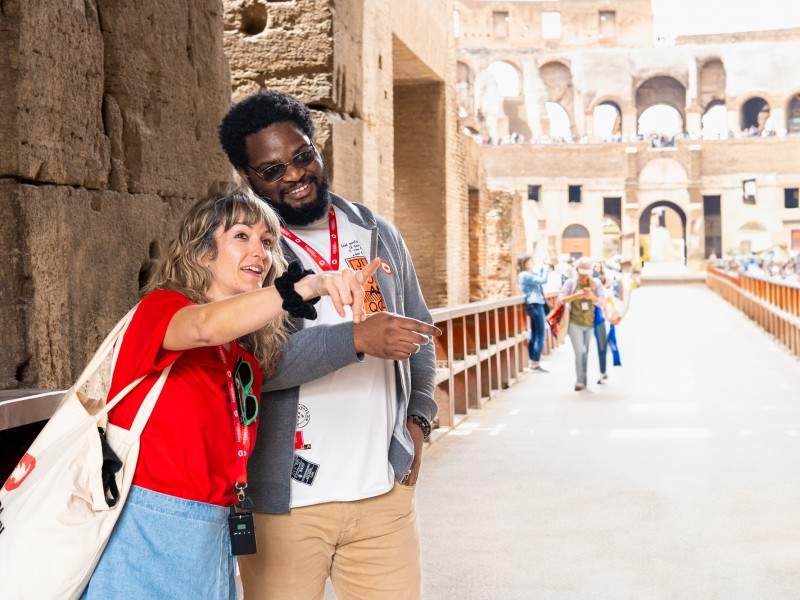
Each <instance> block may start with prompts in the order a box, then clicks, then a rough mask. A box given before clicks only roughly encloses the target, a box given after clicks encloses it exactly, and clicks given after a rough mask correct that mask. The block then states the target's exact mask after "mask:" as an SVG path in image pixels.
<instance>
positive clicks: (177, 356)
mask: <svg viewBox="0 0 800 600" xmlns="http://www.w3.org/2000/svg"><path fill="white" fill-rule="evenodd" d="M191 304H192V303H191V302H190V301H189V299H187V298H186V297H185V296H184V295H182V294H180V293H178V292H174V291H168V290H156V291H154V292H151V293H149V294H147V295H146V296H145V297H144V298H143V299H142V301H141V303H140V304H139V308H138V309H137V310H136V314H135V315H134V317H133V320H132V321H131V324H130V325H129V326H128V330H127V332H126V333H125V337H124V339H123V342H122V347H121V349H120V353H119V358H118V359H117V365H116V369H115V371H114V376H113V378H112V383H111V389H110V390H109V394H108V397H109V398H112V397H113V396H114V394H116V393H117V392H118V391H119V390H120V389H122V388H123V387H125V386H126V385H127V384H128V383H130V382H131V381H133V380H134V379H136V378H138V377H141V376H142V375H147V376H146V377H145V379H144V380H143V381H142V382H141V383H140V384H139V385H138V386H136V388H134V389H133V390H132V391H131V392H130V394H128V396H127V397H126V398H124V399H123V400H122V401H121V402H120V404H119V405H118V406H116V407H115V408H114V410H113V411H111V415H110V417H109V419H110V421H111V422H112V423H114V424H115V425H118V426H120V427H124V428H125V429H129V428H130V427H131V424H132V423H133V419H134V417H135V416H136V412H137V411H138V410H139V406H140V405H141V403H142V401H143V400H144V397H145V395H147V392H148V391H149V390H150V388H151V387H152V386H153V384H154V383H155V381H156V379H158V376H159V374H160V373H161V371H162V370H163V369H165V368H166V367H167V366H169V365H170V364H172V365H173V366H172V370H171V371H170V374H169V376H168V377H167V381H166V383H165V384H164V389H163V390H162V392H161V396H160V397H159V399H158V401H157V402H156V406H155V408H154V409H153V413H152V414H151V416H150V420H149V421H148V422H147V426H146V427H145V429H144V432H143V433H142V438H141V447H140V450H139V462H138V463H137V465H136V472H135V473H134V476H133V483H134V485H138V486H141V487H144V488H147V489H149V490H153V491H156V492H161V493H163V494H169V495H171V496H178V497H180V498H187V499H189V500H196V501H199V502H206V503H209V504H217V505H220V506H229V505H231V504H232V503H234V501H235V497H234V494H233V484H234V482H235V481H236V479H237V476H238V472H237V445H236V433H235V429H234V425H233V416H232V414H231V405H230V396H229V391H228V390H229V387H228V377H229V373H233V371H234V367H235V365H236V361H237V360H238V359H239V358H240V357H242V358H244V359H245V360H247V361H248V362H249V363H250V366H251V367H252V369H253V387H252V391H253V393H254V394H255V395H256V397H257V398H259V402H260V400H261V398H260V395H261V379H262V376H261V368H260V366H259V364H258V361H257V360H256V359H255V357H254V356H253V355H252V354H250V353H249V352H247V351H246V350H244V349H243V348H242V347H241V346H240V345H239V344H238V343H237V342H232V343H231V349H230V351H228V352H225V353H224V354H225V362H224V363H223V359H222V357H221V356H220V351H219V348H220V347H219V346H213V347H208V348H193V349H191V350H184V351H178V352H174V351H169V350H164V349H163V348H162V347H161V345H162V343H163V342H164V335H166V332H167V327H168V326H169V323H170V321H171V320H172V317H173V316H174V315H175V313H176V312H178V311H179V310H180V309H181V308H183V307H184V306H189V305H191ZM257 430H258V421H257V420H256V421H255V422H254V423H253V424H251V425H250V427H249V434H250V436H251V439H252V440H253V442H254V441H255V440H254V436H255V434H256V431H257ZM253 442H251V446H252V445H253Z"/></svg>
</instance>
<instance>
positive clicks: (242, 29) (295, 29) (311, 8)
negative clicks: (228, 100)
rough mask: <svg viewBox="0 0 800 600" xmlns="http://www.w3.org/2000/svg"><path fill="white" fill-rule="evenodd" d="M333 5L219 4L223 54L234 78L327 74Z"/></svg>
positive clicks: (325, 0)
mask: <svg viewBox="0 0 800 600" xmlns="http://www.w3.org/2000/svg"><path fill="white" fill-rule="evenodd" d="M332 15H333V2H331V0H296V1H295V2H286V3H273V2H269V3H267V2H264V1H263V0H260V1H259V0H255V1H254V0H226V1H225V36H224V40H225V51H226V53H227V55H228V60H229V61H230V67H231V71H232V72H233V73H234V76H235V77H236V76H240V77H242V78H246V79H252V80H258V79H259V77H264V76H266V75H279V74H290V73H299V72H314V71H324V70H330V65H331V64H332V56H333V41H332V38H331V33H332V27H333V20H332Z"/></svg>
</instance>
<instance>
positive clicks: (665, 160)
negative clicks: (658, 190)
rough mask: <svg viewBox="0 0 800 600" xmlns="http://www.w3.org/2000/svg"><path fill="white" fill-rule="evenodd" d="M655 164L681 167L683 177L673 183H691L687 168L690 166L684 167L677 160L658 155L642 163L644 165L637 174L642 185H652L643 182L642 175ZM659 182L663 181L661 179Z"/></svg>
mask: <svg viewBox="0 0 800 600" xmlns="http://www.w3.org/2000/svg"><path fill="white" fill-rule="evenodd" d="M650 154H653V153H650ZM655 162H662V164H668V163H671V164H674V165H676V166H678V167H680V169H681V171H682V177H681V178H680V179H678V180H675V181H673V182H672V183H686V182H688V181H689V169H688V168H687V167H688V165H684V164H683V163H682V162H681V161H679V160H678V159H676V158H672V157H669V158H668V157H664V156H659V155H657V154H653V155H652V156H649V157H648V158H647V159H646V160H645V161H644V162H643V163H642V165H641V166H640V167H639V171H638V173H637V174H636V179H637V181H639V182H640V183H650V182H648V181H646V180H645V181H642V173H644V172H645V170H646V169H647V167H648V166H650V165H652V164H653V163H655ZM659 181H661V179H659Z"/></svg>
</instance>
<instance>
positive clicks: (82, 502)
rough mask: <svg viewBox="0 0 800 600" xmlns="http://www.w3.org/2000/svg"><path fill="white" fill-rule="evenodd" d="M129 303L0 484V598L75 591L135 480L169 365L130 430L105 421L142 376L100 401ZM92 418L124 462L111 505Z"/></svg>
mask: <svg viewBox="0 0 800 600" xmlns="http://www.w3.org/2000/svg"><path fill="white" fill-rule="evenodd" d="M135 311H136V307H134V308H133V309H131V311H130V312H129V313H128V314H127V315H126V316H125V317H124V318H123V319H122V320H121V321H120V322H119V323H118V324H117V325H116V326H115V327H114V329H113V330H112V331H111V333H110V334H109V335H108V337H107V338H106V339H105V341H104V342H103V343H102V344H101V346H100V348H99V349H98V351H97V352H96V353H95V355H94V357H92V359H91V361H90V362H89V364H88V365H87V367H86V368H85V369H84V371H83V373H82V374H81V376H80V377H79V378H78V381H77V382H76V383H75V385H73V386H72V388H70V389H69V390H68V391H67V393H66V394H65V396H64V400H63V401H62V403H61V405H60V406H59V408H58V410H56V412H55V414H54V415H53V416H52V418H51V419H50V420H49V421H48V423H47V425H45V427H44V429H43V430H42V432H41V433H40V434H39V436H38V437H37V438H36V440H35V441H34V442H33V444H32V445H31V447H30V448H29V449H28V452H26V453H25V456H24V457H23V458H22V460H21V461H20V463H19V465H18V466H17V468H16V469H15V470H14V472H13V473H12V475H11V477H9V479H8V480H7V481H6V482H5V484H4V485H3V487H2V488H0V523H2V525H0V597H2V598H3V600H29V599H30V600H49V599H58V600H62V599H74V598H78V597H79V596H80V595H81V594H82V593H83V590H84V589H85V587H86V585H87V584H88V582H89V578H90V577H91V575H92V571H93V570H94V568H95V566H96V565H97V561H98V560H99V558H100V555H101V554H102V552H103V549H104V548H105V546H106V543H107V542H108V538H109V536H110V535H111V531H112V529H113V528H114V524H115V523H116V521H117V518H118V517H119V514H120V512H121V510H122V506H123V504H124V503H125V499H126V498H127V495H128V491H129V490H130V487H131V482H132V481H133V473H134V470H135V469H136V461H137V458H138V456H139V437H140V436H141V434H142V430H143V429H144V426H145V425H146V424H147V420H148V419H149V417H150V413H151V412H152V411H153V407H154V406H155V403H156V400H157V399H158V396H159V394H160V393H161V390H162V388H163V387H164V382H165V381H166V379H167V376H168V375H169V370H170V368H169V367H168V368H166V369H164V371H162V372H161V374H160V376H159V377H158V380H157V381H156V383H155V384H154V385H153V387H152V389H151V390H150V391H149V393H148V394H147V396H146V397H145V399H144V401H143V402H142V405H141V407H140V409H139V412H138V413H137V415H136V418H135V419H134V422H133V425H132V427H131V429H130V431H128V430H126V429H122V428H120V427H116V426H115V425H112V424H108V423H107V414H108V412H109V411H110V410H111V409H112V408H114V406H116V405H117V403H119V402H120V401H121V400H122V399H123V398H125V396H126V395H127V394H128V393H129V392H130V391H131V390H132V389H133V388H135V387H136V386H137V385H138V384H139V383H140V382H141V381H142V379H144V377H141V378H139V379H137V380H135V381H132V382H131V383H129V384H128V385H127V386H125V388H124V389H122V390H121V391H120V392H119V393H118V394H117V395H116V396H114V398H113V399H112V400H111V401H109V402H108V403H107V404H105V405H104V403H103V401H102V399H103V398H106V395H105V394H106V393H107V391H108V386H109V385H110V381H111V375H112V374H113V371H114V365H115V364H116V359H117V356H118V354H119V350H120V346H121V344H122V339H123V336H124V334H125V330H126V329H127V327H128V325H129V324H130V322H131V319H132V318H133V315H134V313H135ZM91 398H94V399H95V400H94V402H92V401H91ZM98 399H100V400H98ZM98 426H104V427H105V430H106V433H105V436H106V439H107V441H108V444H109V445H110V447H111V449H113V451H114V453H115V454H116V455H117V457H119V459H120V460H121V462H122V468H121V469H119V470H118V471H117V473H116V476H115V481H114V482H113V483H116V487H117V488H118V490H119V499H118V501H117V502H116V504H114V503H113V501H112V502H111V503H112V504H114V506H113V507H109V502H108V501H107V497H106V490H105V489H104V485H103V476H102V466H103V448H102V443H101V438H100V433H99V432H98ZM113 483H112V485H113Z"/></svg>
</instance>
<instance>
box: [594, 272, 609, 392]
mask: <svg viewBox="0 0 800 600" xmlns="http://www.w3.org/2000/svg"><path fill="white" fill-rule="evenodd" d="M592 277H593V278H595V279H596V280H597V281H599V282H600V285H602V286H603V290H604V292H606V291H607V290H608V286H609V283H610V281H609V278H608V277H606V271H605V268H604V266H603V263H602V262H598V263H597V264H596V265H595V266H594V270H593V272H592ZM594 339H595V341H596V342H597V360H598V362H599V364H600V378H599V379H598V380H597V383H599V384H602V383H603V382H604V381H606V380H607V379H608V372H607V371H606V363H607V357H608V324H607V323H606V315H605V306H604V305H603V304H596V305H595V307H594Z"/></svg>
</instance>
